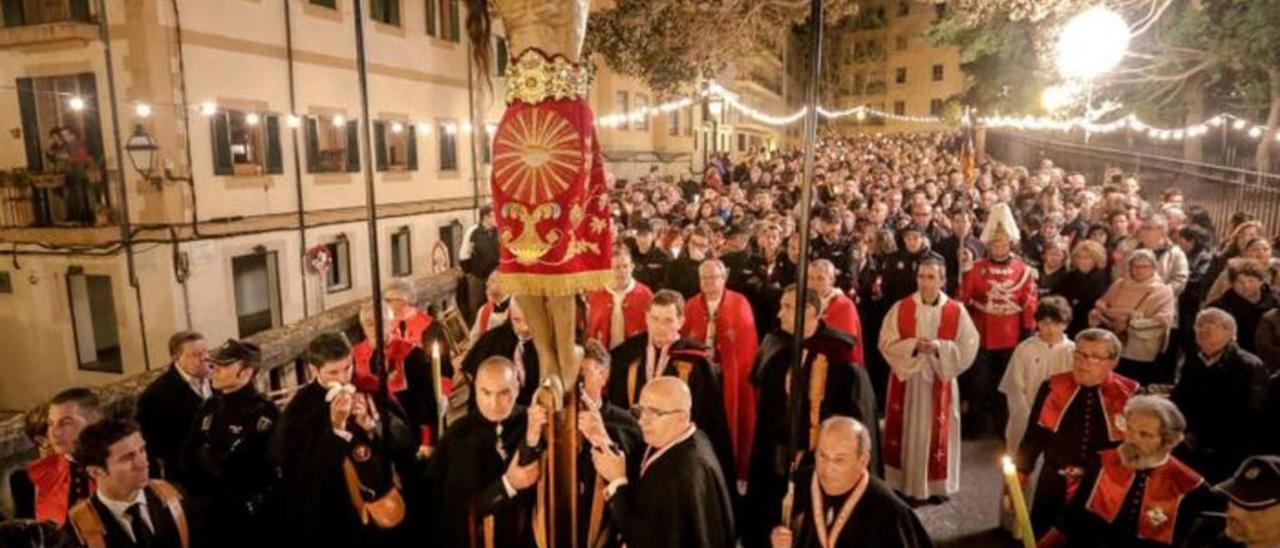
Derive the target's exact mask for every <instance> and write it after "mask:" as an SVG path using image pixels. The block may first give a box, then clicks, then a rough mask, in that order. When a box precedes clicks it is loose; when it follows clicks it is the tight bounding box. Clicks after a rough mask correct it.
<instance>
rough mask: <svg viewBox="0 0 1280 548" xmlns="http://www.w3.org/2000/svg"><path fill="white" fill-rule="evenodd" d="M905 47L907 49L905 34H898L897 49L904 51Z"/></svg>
mask: <svg viewBox="0 0 1280 548" xmlns="http://www.w3.org/2000/svg"><path fill="white" fill-rule="evenodd" d="M906 49H907V37H906V36H899V37H898V51H906Z"/></svg>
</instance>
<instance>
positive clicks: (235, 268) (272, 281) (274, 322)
mask: <svg viewBox="0 0 1280 548" xmlns="http://www.w3.org/2000/svg"><path fill="white" fill-rule="evenodd" d="M231 278H232V284H233V287H234V294H235V306H236V328H237V332H238V333H239V334H240V337H242V338H243V337H248V336H250V335H254V334H256V333H261V332H263V331H266V330H268V329H271V328H273V327H279V326H280V325H281V324H282V323H284V322H283V321H282V317H281V309H282V308H283V307H282V306H281V302H280V261H279V255H277V254H276V252H275V251H267V250H266V248H260V250H259V251H255V252H254V253H250V254H247V255H240V256H236V257H232V258H231Z"/></svg>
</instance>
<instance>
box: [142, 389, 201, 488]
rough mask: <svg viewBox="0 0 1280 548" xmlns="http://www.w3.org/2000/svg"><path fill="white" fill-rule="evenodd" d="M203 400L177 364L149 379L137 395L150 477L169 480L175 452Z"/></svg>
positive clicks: (174, 469)
mask: <svg viewBox="0 0 1280 548" xmlns="http://www.w3.org/2000/svg"><path fill="white" fill-rule="evenodd" d="M202 405H204V399H202V398H201V397H200V396H199V395H197V394H196V392H195V390H193V389H192V388H191V385H189V384H187V381H186V379H183V378H182V374H181V373H179V372H178V366H177V365H170V366H169V370H168V371H165V373H164V374H163V375H160V376H159V377H158V378H156V380H155V381H152V383H151V384H150V385H148V386H147V389H146V390H143V391H142V395H141V396H139V397H138V415H137V420H138V425H139V426H141V427H142V437H143V439H145V440H146V442H147V459H148V460H150V461H151V476H152V477H155V478H164V479H173V478H174V477H175V476H176V474H177V471H178V468H179V464H178V461H179V451H180V450H181V448H182V442H183V440H185V439H187V432H189V431H190V430H191V423H192V421H193V420H194V419H195V416H196V413H197V412H199V411H200V406H202Z"/></svg>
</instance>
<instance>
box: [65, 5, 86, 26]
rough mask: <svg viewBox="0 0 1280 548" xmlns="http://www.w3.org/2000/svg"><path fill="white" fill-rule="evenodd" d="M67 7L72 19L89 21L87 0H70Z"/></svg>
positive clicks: (82, 21) (83, 21)
mask: <svg viewBox="0 0 1280 548" xmlns="http://www.w3.org/2000/svg"><path fill="white" fill-rule="evenodd" d="M68 7H69V8H70V9H69V11H70V12H71V13H70V15H71V20H72V21H80V22H81V23H88V22H89V0H70V1H69V2H68Z"/></svg>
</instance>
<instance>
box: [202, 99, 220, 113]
mask: <svg viewBox="0 0 1280 548" xmlns="http://www.w3.org/2000/svg"><path fill="white" fill-rule="evenodd" d="M217 113H218V104H217V103H215V102H213V101H205V102H203V103H200V114H201V115H204V116H213V115H214V114H217Z"/></svg>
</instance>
